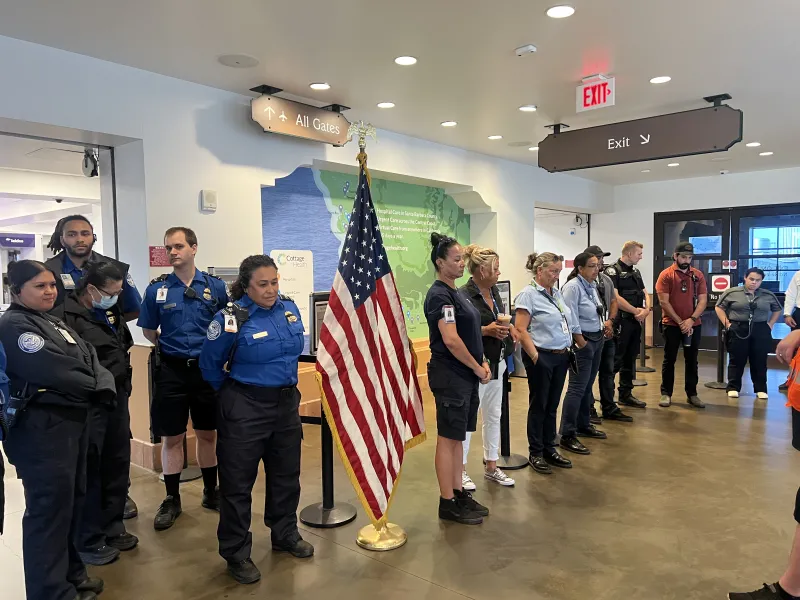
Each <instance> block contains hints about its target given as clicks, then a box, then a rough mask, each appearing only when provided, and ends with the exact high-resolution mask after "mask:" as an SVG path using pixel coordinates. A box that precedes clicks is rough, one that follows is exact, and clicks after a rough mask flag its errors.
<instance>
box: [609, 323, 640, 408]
mask: <svg viewBox="0 0 800 600" xmlns="http://www.w3.org/2000/svg"><path fill="white" fill-rule="evenodd" d="M620 324H621V326H622V330H621V331H620V334H619V336H618V337H617V347H616V354H615V356H614V371H615V372H617V373H619V397H620V399H622V398H627V397H628V396H630V395H631V393H632V392H633V369H634V367H635V366H636V357H637V356H638V355H639V346H640V345H641V344H640V342H641V339H642V326H641V325H640V324H639V321H637V320H636V319H634V318H633V317H622V321H621V323H620Z"/></svg>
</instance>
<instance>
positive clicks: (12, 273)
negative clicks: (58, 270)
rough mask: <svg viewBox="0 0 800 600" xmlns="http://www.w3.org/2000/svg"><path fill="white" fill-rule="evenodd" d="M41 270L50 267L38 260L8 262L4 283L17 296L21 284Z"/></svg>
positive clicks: (20, 289)
mask: <svg viewBox="0 0 800 600" xmlns="http://www.w3.org/2000/svg"><path fill="white" fill-rule="evenodd" d="M42 271H50V269H48V268H47V267H46V266H45V264H44V263H43V262H39V261H38V260H18V261H15V262H11V263H8V275H7V276H6V283H7V284H8V286H9V287H10V288H11V293H12V294H15V295H17V296H19V293H20V292H21V291H22V286H24V285H25V284H26V283H28V282H29V281H30V280H31V279H33V278H34V277H36V276H37V275H38V274H39V273H41V272H42Z"/></svg>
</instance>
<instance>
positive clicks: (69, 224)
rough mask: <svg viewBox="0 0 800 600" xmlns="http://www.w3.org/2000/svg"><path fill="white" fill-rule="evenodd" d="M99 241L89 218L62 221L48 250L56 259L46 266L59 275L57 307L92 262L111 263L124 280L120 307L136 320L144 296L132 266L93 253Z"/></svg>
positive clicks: (64, 219)
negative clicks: (134, 278)
mask: <svg viewBox="0 0 800 600" xmlns="http://www.w3.org/2000/svg"><path fill="white" fill-rule="evenodd" d="M96 241H97V236H96V235H95V234H94V228H93V227H92V224H91V223H90V222H89V219H87V218H86V217H84V216H83V215H72V216H69V217H65V218H63V219H61V220H60V221H59V222H58V224H57V225H56V229H55V231H54V232H53V235H52V237H51V238H50V243H49V244H47V247H48V248H50V249H51V250H52V251H53V252H56V253H57V254H56V256H54V257H53V258H51V259H50V260H48V261H47V262H46V263H45V265H47V268H48V269H50V270H51V271H52V272H53V273H55V275H56V286H57V287H58V298H57V299H56V306H58V305H60V304H61V303H62V302H64V298H65V296H66V294H67V292H69V291H72V290H74V289H75V288H76V287H77V286H78V284H79V283H80V280H81V279H82V278H83V275H84V273H85V272H86V268H87V266H88V265H89V264H90V263H93V262H110V263H112V264H114V265H116V267H117V268H118V269H119V270H120V271H122V274H123V276H124V281H123V284H122V294H121V295H120V308H121V309H122V312H123V314H124V316H125V320H126V321H133V320H134V319H135V318H136V317H138V316H139V308H140V306H141V304H142V297H141V296H140V295H139V290H137V289H136V284H135V283H134V281H133V277H132V276H131V274H130V271H129V267H128V265H126V264H125V263H123V262H120V261H118V260H115V259H113V258H109V257H108V256H103V255H102V254H98V253H97V252H94V251H93V250H92V248H93V247H94V243H95V242H96Z"/></svg>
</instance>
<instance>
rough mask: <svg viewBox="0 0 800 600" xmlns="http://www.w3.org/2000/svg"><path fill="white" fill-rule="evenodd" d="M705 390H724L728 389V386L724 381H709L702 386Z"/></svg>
mask: <svg viewBox="0 0 800 600" xmlns="http://www.w3.org/2000/svg"><path fill="white" fill-rule="evenodd" d="M703 385H705V386H706V387H707V388H711V389H712V390H725V389H728V384H727V383H725V382H724V381H709V382H708V383H705V384H703Z"/></svg>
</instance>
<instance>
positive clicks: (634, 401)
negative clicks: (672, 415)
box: [619, 394, 647, 408]
mask: <svg viewBox="0 0 800 600" xmlns="http://www.w3.org/2000/svg"><path fill="white" fill-rule="evenodd" d="M619 403H620V404H624V405H625V406H631V407H633V408H647V402H642V401H641V400H639V399H638V398H637V397H636V396H634V395H633V394H630V395H628V396H620V397H619Z"/></svg>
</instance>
